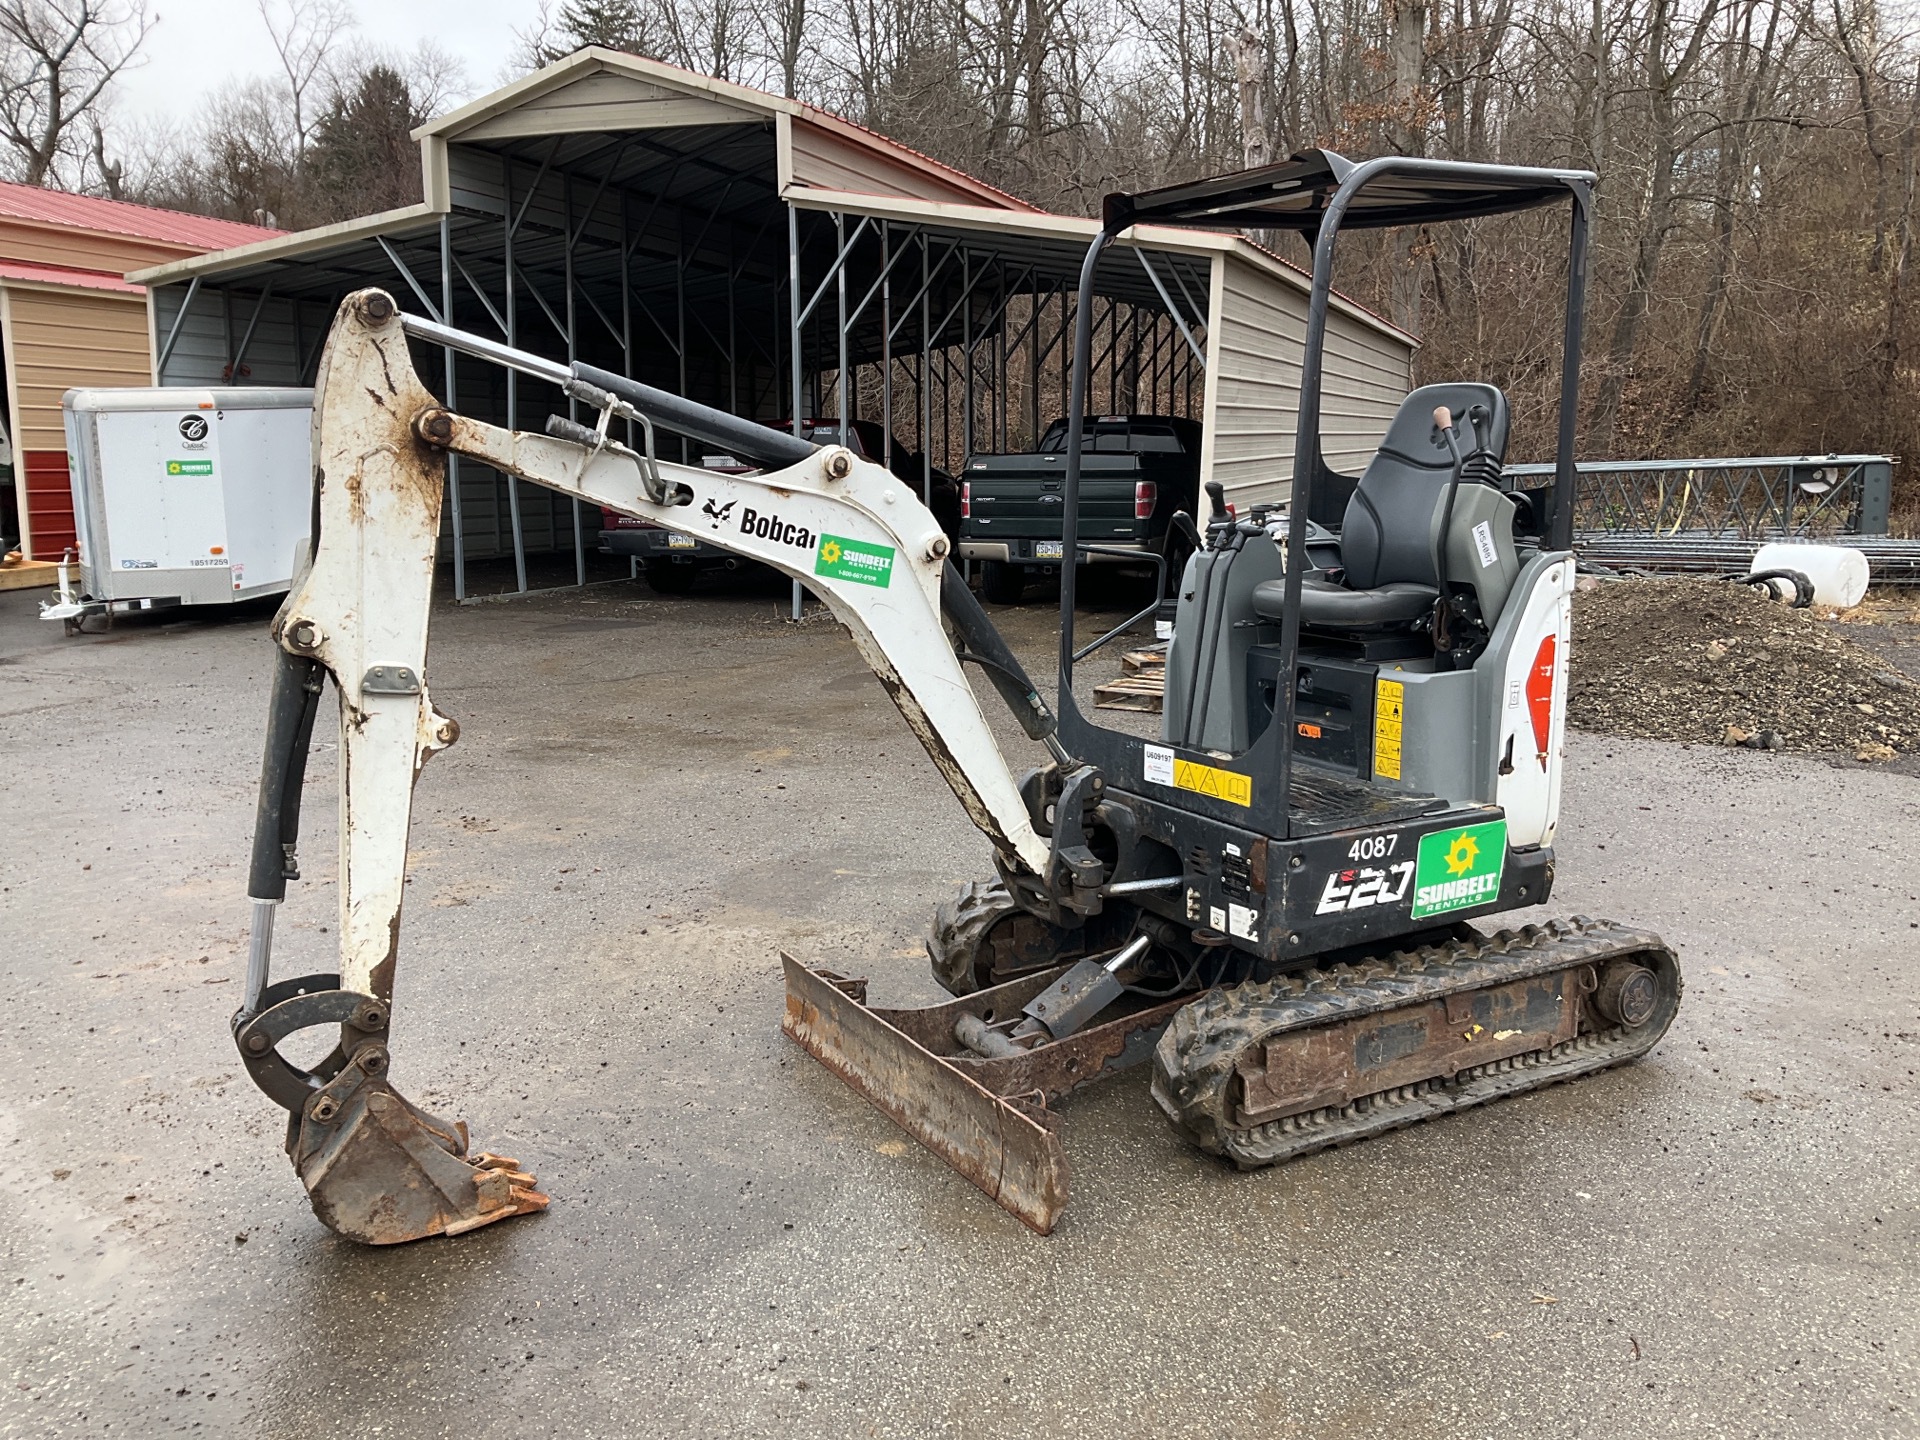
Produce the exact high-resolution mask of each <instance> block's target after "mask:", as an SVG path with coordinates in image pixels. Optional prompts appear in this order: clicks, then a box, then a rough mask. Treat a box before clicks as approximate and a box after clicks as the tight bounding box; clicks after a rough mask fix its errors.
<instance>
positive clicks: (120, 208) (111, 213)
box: [0, 181, 287, 251]
mask: <svg viewBox="0 0 1920 1440" xmlns="http://www.w3.org/2000/svg"><path fill="white" fill-rule="evenodd" d="M0 218H5V219H11V220H25V221H29V222H32V223H35V224H40V225H60V226H68V227H71V228H73V229H77V230H94V231H99V232H101V233H103V234H107V235H128V236H132V237H134V238H136V239H140V240H151V241H153V242H154V243H155V244H159V245H177V246H179V247H180V248H181V249H183V250H196V251H198V250H230V249H232V248H233V247H234V246H236V245H251V244H252V243H253V242H254V241H256V240H270V239H272V238H273V237H274V236H276V235H284V234H286V233H287V232H286V231H284V230H269V229H267V228H266V227H265V226H262V225H242V224H240V223H239V222H238V221H234V220H214V219H211V218H209V217H208V216H205V215H185V214H182V213H181V212H180V211H178V210H156V209H154V208H153V207H152V206H151V205H134V204H131V203H130V202H128V201H125V200H102V199H100V198H99V197H97V196H94V195H69V194H68V193H67V192H66V191H64V190H44V189H42V188H41V187H39V186H37V185H17V184H14V183H12V182H10V181H0Z"/></svg>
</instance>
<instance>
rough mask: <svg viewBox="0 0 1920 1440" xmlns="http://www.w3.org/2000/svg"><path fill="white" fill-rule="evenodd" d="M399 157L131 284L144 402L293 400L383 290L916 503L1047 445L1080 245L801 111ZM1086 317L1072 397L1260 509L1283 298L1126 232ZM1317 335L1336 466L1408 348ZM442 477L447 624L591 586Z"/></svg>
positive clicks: (530, 120)
mask: <svg viewBox="0 0 1920 1440" xmlns="http://www.w3.org/2000/svg"><path fill="white" fill-rule="evenodd" d="M416 134H417V137H418V139H419V141H420V144H421V151H422V166H423V174H424V180H425V188H424V193H425V195H426V197H427V198H426V200H425V201H424V202H423V203H421V204H419V205H414V206H409V207H406V208H405V209H401V210H396V211H389V212H387V213H384V214H381V215H374V216H369V217H366V218H365V219H361V220H355V221H351V222H347V223H345V224H341V225H334V226H327V227H323V228H320V229H316V230H311V231H306V232H303V233H300V234H296V235H291V236H286V237H282V238H279V239H275V240H270V241H266V242H263V243H259V244H254V245H248V246H244V247H241V248H239V249H236V250H230V251H225V252H220V253H217V254H214V255H209V256H204V257H199V258H196V259H193V260H187V261H181V262H176V263H173V264H168V265H163V266H158V267H155V268H153V269H149V270H143V271H137V272H134V274H133V275H132V276H131V277H130V278H131V279H133V280H135V281H137V282H139V283H143V284H145V285H147V286H148V287H149V297H150V299H149V323H150V325H151V327H152V332H153V353H154V356H155V382H156V383H158V384H164V385H194V384H201V385H204V384H221V383H227V384H262V385H284V384H308V383H311V381H312V377H313V374H314V368H315V365H316V363H317V361H318V352H319V347H320V344H321V342H322V340H323V339H324V336H325V333H326V328H327V325H328V323H329V322H330V320H331V317H332V314H333V311H334V309H335V308H336V307H337V305H338V303H339V300H340V299H341V297H342V296H344V295H346V294H347V293H349V292H350V291H352V290H354V289H357V288H359V287H361V286H365V285H381V286H384V287H386V288H389V289H391V290H393V291H394V292H395V293H396V295H397V296H398V298H399V299H400V300H401V302H402V303H403V304H404V305H407V306H409V307H418V308H419V309H420V310H422V311H423V312H425V313H427V314H429V315H431V316H433V317H434V318H437V319H443V320H446V321H448V322H450V323H452V324H455V325H458V326H461V327H463V328H467V329H472V330H475V331H478V332H481V333H484V334H489V335H494V336H497V337H498V338H501V339H504V340H506V341H507V342H508V343H510V344H514V345H517V346H519V347H521V348H524V349H528V350H532V351H536V352H538V353H541V354H544V355H548V356H550V357H552V358H554V359H557V360H572V359H581V360H586V361H589V362H591V363H594V364H597V365H602V366H605V367H607V368H609V369H617V370H621V371H623V372H624V373H627V374H630V375H633V376H635V377H636V378H638V379H641V380H645V381H647V382H649V383H651V384H654V385H658V386H661V387H662V388H666V389H670V390H674V391H677V392H679V393H682V394H686V395H688V396H690V397H692V398H694V399H697V400H701V401H704V402H706V403H708V404H713V405H718V406H721V407H724V408H726V409H729V410H732V411H734V412H735V413H739V414H743V415H748V416H751V417H753V418H756V419H760V420H766V421H781V420H785V419H789V418H792V417H797V416H801V415H808V414H826V415H829V416H834V415H837V416H839V417H841V418H873V419H879V418H883V417H885V418H888V419H890V420H891V422H892V423H891V424H890V425H889V426H887V427H886V428H887V429H888V432H889V434H890V435H891V434H892V433H896V432H897V433H898V434H899V435H901V436H902V438H903V442H904V443H909V444H911V446H912V447H913V449H914V450H915V452H916V456H915V461H916V465H917V467H918V468H919V469H920V470H921V472H922V474H923V476H925V475H930V472H931V470H932V468H933V467H934V466H936V465H937V466H940V467H941V468H943V469H946V470H948V471H951V472H954V473H958V472H959V471H960V469H961V468H962V465H963V462H964V460H965V457H966V456H967V455H968V454H970V453H972V452H973V451H974V450H976V449H1000V448H1015V449H1017V448H1021V447H1023V446H1025V445H1028V444H1031V443H1032V440H1033V439H1034V437H1035V436H1036V435H1037V433H1038V431H1039V430H1040V429H1042V428H1044V426H1045V425H1046V424H1047V423H1049V422H1050V421H1051V420H1053V419H1054V418H1056V417H1057V416H1058V415H1059V414H1060V413H1061V408H1062V406H1063V404H1064V398H1065V393H1066V391H1065V383H1066V372H1065V353H1066V349H1067V346H1066V343H1065V336H1066V335H1067V334H1068V333H1069V331H1068V329H1067V326H1068V324H1069V323H1070V321H1071V319H1072V298H1071V291H1072V285H1073V281H1074V279H1075V277H1076V275H1077V270H1078V265H1079V260H1080V256H1081V254H1082V253H1083V252H1084V250H1085V247H1086V243H1087V240H1088V238H1090V236H1091V235H1092V233H1093V228H1094V222H1092V221H1090V220H1081V219H1074V218H1069V217H1063V216H1053V215H1047V214H1043V213H1042V212H1040V211H1038V210H1036V209H1034V208H1033V207H1031V206H1028V205H1025V204H1024V203H1023V202H1021V201H1018V200H1016V199H1014V198H1013V197H1011V196H1008V195H1005V194H1003V193H1002V192H1000V191H998V190H996V189H994V188H993V187H991V186H989V185H986V184H984V183H982V182H980V181H977V180H974V179H972V178H970V177H968V176H966V175H963V174H961V173H959V172H958V171H955V170H952V169H950V168H949V167H946V166H943V165H940V164H938V163H937V162H935V161H932V160H930V159H928V158H927V157H925V156H922V155H919V154H917V153H915V152H913V151H911V150H909V149H907V148H906V147H903V146H900V145H897V144H895V143H893V142H892V141H889V140H886V139H884V138H883V137H880V136H878V135H875V134H873V133H872V132H870V131H866V130H864V129H861V128H860V127H858V126H856V125H852V124H850V123H849V122H847V121H845V120H841V119H839V118H838V117H835V116H832V115H828V114H827V113H825V112H823V111H820V110H818V109H815V108H813V107H810V106H805V105H801V104H798V103H796V102H794V101H790V100H785V99H782V98H780V97H777V96H773V95H768V94H765V93H763V92H761V91H757V90H751V89H748V88H746V87H743V86H738V85H733V84H729V83H727V82H724V81H719V80H713V79H710V78H707V77H705V76H698V75H693V74H690V73H689V72H686V71H682V70H678V69H676V68H674V67H672V66H668V65H663V64H660V63H658V62H655V61H650V60H644V59H641V58H638V57H635V56H630V55H623V54H619V53H616V52H613V51H607V50H598V49H593V50H585V51H581V52H579V53H578V54H575V55H572V56H570V57H568V58H567V59H565V60H562V61H559V62H557V63H555V64H553V65H551V66H548V67H546V68H545V69H543V70H541V71H539V72H537V73H536V74H534V75H532V76H529V77H527V78H526V79H525V80H522V81H520V82H518V83H516V84H514V85H510V86H507V87H505V88H504V89H502V90H499V91H496V92H494V93H493V94H491V95H489V96H487V97H485V98H483V99H481V100H479V101H476V102H474V103H473V104H471V105H468V106H466V107H463V108H462V109H460V110H457V111H455V112H453V113H452V114H450V115H447V116H445V117H443V118H441V119H439V120H436V121H434V122H432V123H431V124H429V125H427V126H425V127H423V128H422V129H421V130H420V131H418V132H416ZM1128 252H1131V253H1128ZM1097 303H1099V304H1100V306H1101V307H1102V308H1101V310H1100V311H1099V312H1097V313H1096V316H1095V318H1096V320H1097V321H1098V322H1099V324H1100V325H1101V326H1102V327H1103V328H1102V330H1101V332H1100V333H1101V335H1102V344H1101V345H1099V346H1097V347H1096V357H1097V360H1098V364H1097V366H1096V373H1095V388H1094V390H1093V391H1092V393H1093V394H1094V395H1096V396H1102V397H1105V399H1106V400H1107V402H1108V403H1109V408H1113V409H1162V410H1166V411H1169V412H1170V413H1175V414H1188V415H1193V416H1195V417H1196V418H1199V419H1201V420H1202V421H1203V423H1204V424H1205V426H1206V433H1207V437H1208V439H1207V452H1206V454H1205V456H1204V457H1203V466H1204V473H1205V474H1206V475H1208V476H1212V477H1217V478H1220V479H1222V480H1223V481H1225V482H1226V483H1227V485H1228V487H1229V490H1230V492H1231V493H1234V494H1236V495H1239V496H1243V497H1248V498H1264V497H1269V496H1273V495H1277V494H1278V493H1283V492H1284V488H1285V487H1284V479H1283V477H1284V476H1285V474H1286V473H1287V462H1288V460H1289V458H1290V455H1291V449H1292V440H1293V427H1292V418H1291V417H1292V406H1293V403H1294V396H1295V387H1296V386H1297V383H1298V359H1297V357H1298V351H1299V344H1300V339H1301V337H1302V335H1303V333H1304V324H1305V278H1304V276H1302V275H1301V274H1300V273H1299V272H1298V271H1297V270H1295V269H1294V268H1293V267H1291V266H1288V265H1286V264H1284V263H1282V262H1281V261H1279V260H1278V259H1276V258H1275V257H1273V256H1271V255H1269V254H1267V253H1266V252H1264V251H1261V250H1259V249H1258V248H1257V247H1255V246H1253V245H1251V244H1249V243H1248V242H1247V241H1246V240H1244V239H1241V238H1239V237H1235V236H1226V235H1217V236H1216V235H1209V234H1195V233H1193V232H1188V231H1174V230H1164V231H1163V230H1156V229H1153V228H1151V227H1141V228H1140V229H1139V230H1138V231H1135V232H1129V233H1128V234H1127V235H1126V236H1124V237H1123V238H1122V245H1121V253H1120V254H1119V255H1117V256H1116V257H1115V258H1114V260H1113V261H1111V262H1109V263H1108V264H1106V265H1105V266H1104V267H1103V269H1102V273H1101V285H1100V294H1099V298H1098V302H1097ZM1334 328H1335V330H1336V331H1337V333H1336V335H1335V337H1334V340H1333V342H1331V343H1330V345H1329V370H1330V375H1329V380H1330V387H1329V388H1330V394H1337V395H1338V396H1340V397H1341V398H1342V400H1343V401H1344V403H1343V404H1341V405H1340V406H1338V407H1337V408H1336V407H1335V406H1332V405H1330V406H1329V419H1330V421H1333V422H1337V426H1338V428H1336V429H1333V430H1332V432H1331V433H1330V434H1329V440H1328V458H1329V460H1330V461H1331V462H1332V463H1335V464H1336V465H1338V464H1342V463H1353V462H1358V461H1362V460H1364V456H1365V455H1366V454H1367V453H1370V451H1371V448H1372V445H1373V443H1374V441H1375V440H1376V439H1377V437H1378V436H1379V434H1380V433H1381V432H1382V431H1383V430H1384V428H1385V425H1386V422H1387V420H1388V418H1389V417H1390V416H1391V414H1392V411H1393V407H1394V405H1395V404H1397V402H1398V400H1399V398H1400V396H1401V395H1402V394H1404V393H1405V390H1406V388H1407V385H1408V369H1409V361H1410V356H1411V350H1412V343H1413V342H1412V341H1411V339H1410V338H1409V337H1407V336H1405V335H1403V334H1402V333H1401V332H1399V331H1397V330H1395V329H1393V327H1391V326H1390V325H1387V324H1386V323H1385V322H1383V321H1381V320H1379V319H1377V318H1376V317H1373V316H1371V315H1368V314H1367V313H1366V312H1364V311H1362V310H1360V309H1359V308H1357V307H1354V306H1342V307H1341V308H1340V309H1339V311H1338V315H1337V324H1336V326H1335V327H1334ZM419 358H420V360H421V361H422V372H423V374H434V375H438V376H439V377H440V378H441V380H442V383H443V385H444V387H445V389H446V391H447V392H448V394H449V396H450V397H451V400H452V403H454V404H456V405H457V406H458V407H459V408H461V409H462V410H464V411H467V412H469V413H473V414H476V415H479V416H482V417H484V418H488V419H491V420H494V421H496V422H500V423H505V424H509V425H518V426H524V427H531V428H536V429H537V428H539V427H540V426H541V425H542V424H543V423H544V421H545V417H546V415H547V414H548V413H549V411H550V410H551V409H554V408H557V407H560V406H561V404H562V402H561V399H560V397H559V396H558V394H557V392H552V391H549V390H547V389H546V388H545V387H543V386H540V385H538V384H537V383H534V382H531V381H529V380H527V379H525V378H524V377H519V376H515V375H513V374H510V373H508V372H505V371H503V370H500V369H498V368H497V367H494V366H491V365H488V364H486V363H484V362H480V361H476V360H474V359H471V358H469V357H464V356H462V357H456V356H455V355H454V354H453V353H452V352H445V353H444V354H443V356H440V357H427V356H424V355H423V356H421V357H419ZM429 358H432V360H433V364H432V368H431V369H429V368H428V366H427V364H426V363H425V362H427V361H428V360H429ZM842 376H845V377H846V383H844V384H842V383H841V377H842ZM670 443H679V444H683V445H684V443H685V442H670ZM889 443H891V441H889ZM887 458H889V459H891V458H892V457H887ZM454 474H455V483H454V484H453V486H452V499H453V503H452V504H451V505H449V507H448V521H447V524H448V532H447V535H446V537H445V538H446V542H447V544H448V547H449V550H450V553H451V556H452V560H453V568H454V585H455V593H456V595H458V596H459V597H460V598H463V599H464V598H467V568H466V567H467V562H468V560H470V559H476V558H484V557H490V556H502V555H507V554H511V555H512V556H513V557H514V560H515V577H516V587H517V589H518V590H520V591H525V590H526V589H527V588H528V581H527V566H526V557H527V554H528V553H529V552H530V551H540V550H561V551H564V550H566V549H567V548H569V547H570V548H571V549H572V550H573V552H574V556H575V568H576V578H577V579H578V580H579V581H581V582H584V580H585V578H586V573H587V568H586V548H587V546H588V544H589V533H590V532H591V531H592V530H594V529H596V528H597V525H598V521H597V518H596V517H591V516H586V515H583V514H582V513H581V512H580V510H579V507H578V506H577V505H576V504H575V503H574V502H571V501H568V500H565V499H562V498H561V497H558V496H555V495H552V494H550V493H549V492H546V491H544V490H540V489H538V488H536V487H527V486H523V485H520V484H518V483H517V482H514V481H513V480H511V479H510V478H508V477H505V476H501V475H498V474H495V473H493V472H491V471H488V470H485V469H481V468H479V467H475V466H473V465H471V464H468V465H465V466H461V467H458V468H457V469H456V470H455V472H454Z"/></svg>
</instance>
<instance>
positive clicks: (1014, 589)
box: [960, 415, 1200, 605]
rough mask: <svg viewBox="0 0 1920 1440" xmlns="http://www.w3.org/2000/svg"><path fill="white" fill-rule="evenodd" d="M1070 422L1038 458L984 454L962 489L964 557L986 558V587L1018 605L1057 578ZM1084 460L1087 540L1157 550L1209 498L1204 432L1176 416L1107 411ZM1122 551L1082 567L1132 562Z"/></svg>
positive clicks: (971, 465)
mask: <svg viewBox="0 0 1920 1440" xmlns="http://www.w3.org/2000/svg"><path fill="white" fill-rule="evenodd" d="M1066 451H1067V422H1066V421H1065V420H1056V421H1054V422H1053V424H1052V425H1050V426H1048V427H1047V432H1046V434H1044V435H1042V436H1041V437H1040V447H1039V449H1038V450H1036V451H1035V452H1034V453H1033V454H1031V455H975V456H973V457H972V458H970V459H969V460H968V461H967V467H966V471H965V473H964V474H963V475H962V477H961V485H960V553H961V555H962V556H964V557H966V558H967V559H970V560H978V561H981V562H982V569H981V575H980V590H981V593H982V594H983V595H985V596H986V598H987V599H989V600H991V601H993V602H994V603H996V604H1000V605H1013V604H1017V603H1018V602H1019V600H1020V596H1021V593H1022V592H1023V591H1024V590H1025V588H1026V583H1027V580H1028V579H1029V578H1030V577H1032V576H1034V575H1051V574H1054V573H1056V572H1057V571H1058V570H1059V568H1060V564H1061V560H1062V558H1063V551H1064V548H1065V542H1064V541H1063V540H1062V539H1061V533H1062V530H1063V527H1064V522H1063V520H1062V515H1063V509H1062V506H1063V503H1064V502H1063V499H1062V496H1061V493H1060V492H1061V485H1062V481H1063V479H1064V477H1065V474H1066V458H1067V456H1066ZM1080 454H1081V460H1080V539H1081V542H1082V543H1084V544H1091V545H1099V546H1102V547H1110V549H1117V550H1126V551H1134V552H1139V553H1140V554H1141V555H1142V556H1145V555H1147V554H1157V553H1159V552H1160V551H1161V549H1162V547H1163V546H1164V545H1165V544H1166V537H1167V529H1168V525H1169V523H1170V522H1171V521H1172V519H1173V516H1174V514H1175V512H1177V511H1180V510H1185V511H1186V512H1187V513H1188V514H1189V515H1191V514H1193V513H1194V510H1195V506H1196V502H1197V501H1198V499H1199V483H1200V426H1199V423H1198V422H1196V421H1193V420H1182V419H1178V418H1175V417H1172V416H1166V415H1098V416H1089V417H1088V418H1087V421H1086V428H1085V431H1084V439H1083V441H1082V448H1081V452H1080ZM1128 558H1129V557H1128V556H1126V555H1115V554H1112V553H1096V554H1083V555H1082V556H1081V563H1082V564H1087V563H1090V562H1091V563H1096V564H1097V563H1108V564H1114V563H1120V564H1124V563H1126V561H1127V559H1128Z"/></svg>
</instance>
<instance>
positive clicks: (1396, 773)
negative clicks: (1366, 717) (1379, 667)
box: [1373, 679, 1407, 780]
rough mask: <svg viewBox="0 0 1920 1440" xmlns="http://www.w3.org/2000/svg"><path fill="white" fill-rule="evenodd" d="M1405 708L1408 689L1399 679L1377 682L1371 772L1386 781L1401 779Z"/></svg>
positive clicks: (1374, 698) (1374, 702)
mask: <svg viewBox="0 0 1920 1440" xmlns="http://www.w3.org/2000/svg"><path fill="white" fill-rule="evenodd" d="M1406 708H1407V687H1406V685H1405V683H1404V682H1402V681H1399V680H1385V679H1383V680H1380V681H1378V682H1377V683H1376V685H1375V689H1374V696H1373V773H1374V774H1375V775H1377V776H1379V777H1380V778H1382V779H1385V780H1398V779H1399V778H1400V726H1401V722H1402V721H1403V719H1404V718H1405V715H1406Z"/></svg>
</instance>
